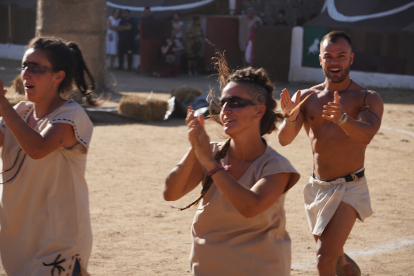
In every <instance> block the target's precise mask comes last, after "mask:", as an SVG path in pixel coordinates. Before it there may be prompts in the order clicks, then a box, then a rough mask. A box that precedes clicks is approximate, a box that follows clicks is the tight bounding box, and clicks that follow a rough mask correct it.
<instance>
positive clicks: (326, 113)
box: [322, 91, 344, 122]
mask: <svg viewBox="0 0 414 276" xmlns="http://www.w3.org/2000/svg"><path fill="white" fill-rule="evenodd" d="M322 112H323V114H322V118H324V119H326V120H328V121H332V122H337V121H339V119H341V117H342V113H343V112H344V111H343V107H342V104H341V103H340V102H339V93H338V92H337V91H335V92H334V101H333V102H329V103H328V104H327V105H324V106H323V111H322Z"/></svg>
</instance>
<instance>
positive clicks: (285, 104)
mask: <svg viewBox="0 0 414 276" xmlns="http://www.w3.org/2000/svg"><path fill="white" fill-rule="evenodd" d="M300 96H301V91H300V90H298V92H296V96H295V101H292V99H291V98H290V95H289V91H288V90H287V89H286V88H285V89H283V91H282V93H281V94H280V105H281V107H282V111H283V112H284V113H285V114H290V115H289V118H288V120H290V121H294V120H296V117H297V116H298V114H299V111H300V110H299V108H298V109H296V110H295V111H294V112H293V113H292V114H291V112H292V110H293V109H294V108H295V107H296V106H297V105H298V104H299V103H300Z"/></svg>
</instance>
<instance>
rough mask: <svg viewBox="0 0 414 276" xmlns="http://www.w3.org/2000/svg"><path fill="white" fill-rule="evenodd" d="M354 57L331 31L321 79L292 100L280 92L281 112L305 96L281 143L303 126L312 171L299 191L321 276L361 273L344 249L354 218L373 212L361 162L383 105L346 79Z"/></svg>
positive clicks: (344, 39) (342, 37) (346, 41)
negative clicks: (309, 148) (323, 79)
mask: <svg viewBox="0 0 414 276" xmlns="http://www.w3.org/2000/svg"><path fill="white" fill-rule="evenodd" d="M353 59H354V53H353V52H352V44H351V39H350V37H349V36H348V34H346V33H344V32H338V31H334V32H331V33H329V34H327V35H326V36H324V37H323V39H322V41H321V43H320V55H319V61H320V64H321V66H322V70H323V73H324V75H325V81H324V82H323V83H321V84H318V85H316V86H314V87H311V88H309V89H306V90H303V91H298V92H297V93H296V94H295V96H294V97H293V99H292V100H291V98H290V96H289V92H288V91H287V90H286V89H284V90H283V91H282V94H281V106H282V109H283V110H284V111H285V112H289V111H291V110H293V109H294V107H295V106H297V105H298V104H299V102H300V100H303V99H304V98H306V97H307V96H309V98H308V99H307V100H306V101H305V102H304V103H303V104H302V105H301V106H300V108H299V109H297V110H296V111H294V112H293V114H291V116H290V117H288V118H286V119H285V121H284V122H283V124H282V125H281V126H280V128H279V142H280V144H281V145H282V146H285V145H288V144H290V143H291V142H292V141H293V140H294V139H295V137H296V135H297V134H298V133H299V131H300V129H301V128H302V125H303V126H304V127H305V131H306V133H307V135H308V137H309V139H310V142H311V147H312V152H313V172H312V175H311V177H310V180H309V183H308V184H306V185H305V187H304V190H303V193H304V200H305V209H306V212H307V216H308V221H309V224H310V227H311V230H312V233H313V235H314V237H315V240H316V255H317V270H318V275H320V276H322V275H323V276H333V275H335V274H336V275H338V276H341V275H361V272H360V270H359V268H358V266H357V265H356V264H355V262H353V261H352V259H350V258H349V257H348V256H347V255H346V254H344V251H343V247H344V244H345V242H346V240H347V238H348V236H349V234H350V232H351V230H352V227H353V226H354V223H355V221H356V218H359V219H360V220H361V221H363V220H364V219H365V218H366V217H369V216H370V215H371V214H372V210H371V203H370V197H369V192H368V186H367V183H366V179H365V177H364V158H365V150H366V148H367V146H368V144H369V143H370V142H371V140H372V138H373V137H374V135H375V134H376V133H377V131H378V130H379V128H380V125H381V118H382V114H383V103H382V100H381V97H380V96H379V95H378V94H377V93H376V92H374V91H370V90H367V89H366V88H365V87H363V86H362V85H359V84H358V83H356V82H354V81H353V80H352V79H351V78H350V77H349V70H350V66H351V64H352V62H353Z"/></svg>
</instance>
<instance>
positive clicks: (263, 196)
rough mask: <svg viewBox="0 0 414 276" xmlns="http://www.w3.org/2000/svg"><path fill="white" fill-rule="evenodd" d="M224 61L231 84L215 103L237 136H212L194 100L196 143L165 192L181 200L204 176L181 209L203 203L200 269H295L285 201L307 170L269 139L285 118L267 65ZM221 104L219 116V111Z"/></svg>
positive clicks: (190, 119) (197, 250)
mask: <svg viewBox="0 0 414 276" xmlns="http://www.w3.org/2000/svg"><path fill="white" fill-rule="evenodd" d="M218 66H219V75H220V79H221V84H222V87H224V89H223V90H222V92H221V101H220V103H219V104H218V103H216V105H214V103H210V116H212V118H213V119H214V118H216V119H218V120H217V121H218V122H219V123H221V124H222V125H223V128H224V132H225V134H227V135H228V136H229V137H230V139H229V140H227V142H225V143H210V140H209V137H208V135H207V133H206V131H205V129H204V117H203V116H202V115H200V116H198V117H197V118H195V117H194V110H193V109H192V108H191V107H190V108H189V109H188V113H187V118H186V122H187V124H188V127H189V131H188V133H189V140H190V143H191V148H190V150H189V151H188V152H187V154H186V155H185V156H184V158H183V159H182V160H181V161H180V163H179V164H178V165H177V166H176V167H175V168H174V169H173V170H172V172H171V173H170V174H169V176H168V177H167V180H166V185H165V188H164V198H165V199H166V200H177V199H179V198H181V197H182V196H184V195H185V194H187V193H189V192H190V191H191V190H193V189H194V188H195V187H196V186H197V185H198V184H199V183H200V182H201V181H202V182H203V189H202V193H201V196H200V197H199V198H198V199H197V200H196V201H195V202H193V203H192V204H190V205H189V206H187V207H184V208H179V209H180V210H184V209H186V208H188V207H190V206H192V205H195V204H196V203H198V201H199V202H200V204H199V207H198V210H197V211H196V214H195V217H194V221H193V225H192V236H193V243H192V250H191V256H190V263H191V272H192V274H193V275H197V276H203V275H205V276H207V275H215V276H217V275H223V276H224V275H238V276H243V275H246V276H247V275H249V276H255V275H278V276H283V275H290V264H291V253H290V252H291V251H290V248H291V245H290V238H289V235H288V233H287V232H286V229H285V226H286V220H285V211H284V209H283V205H284V199H285V195H286V192H287V191H288V190H289V189H290V188H291V187H292V186H293V185H294V184H295V183H296V182H297V181H298V179H299V175H298V173H297V172H296V170H295V169H294V168H293V167H292V165H291V164H290V163H289V161H288V160H287V159H286V158H285V157H283V156H281V155H280V154H279V153H277V152H276V151H275V150H274V149H272V148H271V147H270V146H268V145H267V143H266V141H265V140H264V139H263V138H262V136H263V135H264V134H267V133H271V132H272V131H273V130H275V129H276V121H277V120H278V119H281V118H283V116H282V114H279V113H276V112H275V111H274V109H275V108H276V101H275V100H274V99H273V90H274V86H273V85H272V84H271V82H270V80H269V78H268V76H267V74H266V72H265V71H264V70H263V69H262V68H261V69H253V68H251V67H249V68H246V69H243V70H238V71H236V72H233V73H230V72H229V70H228V68H227V65H226V64H225V62H224V60H223V59H219V62H218ZM217 104H218V105H219V106H220V107H221V108H220V109H221V110H220V115H219V116H215V115H213V114H217V113H218V112H217V113H215V112H212V111H213V110H212V108H214V106H217ZM216 111H218V110H216ZM217 117H218V118H217Z"/></svg>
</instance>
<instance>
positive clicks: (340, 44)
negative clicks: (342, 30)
mask: <svg viewBox="0 0 414 276" xmlns="http://www.w3.org/2000/svg"><path fill="white" fill-rule="evenodd" d="M353 61H354V53H353V52H352V49H351V47H350V45H349V44H348V42H347V41H346V40H345V39H344V38H342V37H340V38H338V39H337V40H336V41H335V43H332V42H329V41H328V40H327V39H326V40H324V41H323V42H322V43H321V46H320V54H319V63H320V65H321V66H322V71H323V73H324V75H325V77H326V78H327V79H328V80H329V82H325V83H327V87H326V89H328V90H330V91H341V90H343V89H344V88H343V86H344V85H348V84H349V71H350V67H351V65H352V63H353Z"/></svg>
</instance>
